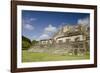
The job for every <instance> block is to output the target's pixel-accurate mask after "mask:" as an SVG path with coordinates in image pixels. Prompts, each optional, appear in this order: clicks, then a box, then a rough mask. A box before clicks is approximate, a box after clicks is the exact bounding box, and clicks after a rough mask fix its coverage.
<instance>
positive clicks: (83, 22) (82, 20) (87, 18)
mask: <svg viewBox="0 0 100 73" xmlns="http://www.w3.org/2000/svg"><path fill="white" fill-rule="evenodd" d="M77 23H78V24H82V25H89V24H90V18H89V17H86V18H83V19H79V20H78V21H77Z"/></svg>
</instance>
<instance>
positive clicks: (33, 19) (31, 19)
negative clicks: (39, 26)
mask: <svg viewBox="0 0 100 73" xmlns="http://www.w3.org/2000/svg"><path fill="white" fill-rule="evenodd" d="M29 20H30V21H35V20H37V19H36V18H30V19H29Z"/></svg>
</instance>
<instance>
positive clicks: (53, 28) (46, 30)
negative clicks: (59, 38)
mask: <svg viewBox="0 0 100 73" xmlns="http://www.w3.org/2000/svg"><path fill="white" fill-rule="evenodd" d="M44 31H45V32H56V31H57V28H56V27H54V26H52V25H51V24H49V25H48V27H46V28H45V29H44Z"/></svg>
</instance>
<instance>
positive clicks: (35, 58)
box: [22, 50, 90, 62]
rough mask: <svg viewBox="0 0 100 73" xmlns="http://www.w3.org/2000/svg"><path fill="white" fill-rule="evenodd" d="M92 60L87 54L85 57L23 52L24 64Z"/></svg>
mask: <svg viewBox="0 0 100 73" xmlns="http://www.w3.org/2000/svg"><path fill="white" fill-rule="evenodd" d="M82 59H90V55H89V54H86V55H84V56H77V55H68V54H65V55H58V54H48V53H33V52H27V50H23V52H22V62H40V61H61V60H82Z"/></svg>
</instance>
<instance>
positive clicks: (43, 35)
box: [39, 34, 50, 40]
mask: <svg viewBox="0 0 100 73" xmlns="http://www.w3.org/2000/svg"><path fill="white" fill-rule="evenodd" d="M49 38H50V36H49V35H48V34H42V35H41V36H40V37H39V40H42V39H49Z"/></svg>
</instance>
